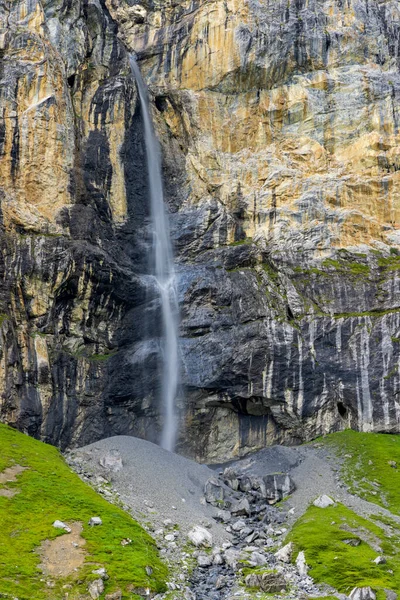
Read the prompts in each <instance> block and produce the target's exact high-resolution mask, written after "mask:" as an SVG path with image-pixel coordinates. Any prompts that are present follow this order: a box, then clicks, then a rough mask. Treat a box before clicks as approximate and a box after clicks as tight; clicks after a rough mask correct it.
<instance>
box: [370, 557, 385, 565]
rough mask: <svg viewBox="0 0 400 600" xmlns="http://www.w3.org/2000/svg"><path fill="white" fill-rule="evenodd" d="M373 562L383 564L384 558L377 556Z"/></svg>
mask: <svg viewBox="0 0 400 600" xmlns="http://www.w3.org/2000/svg"><path fill="white" fill-rule="evenodd" d="M373 562H374V563H375V564H376V565H385V564H386V558H385V557H384V556H377V557H376V558H375V560H374V561H373Z"/></svg>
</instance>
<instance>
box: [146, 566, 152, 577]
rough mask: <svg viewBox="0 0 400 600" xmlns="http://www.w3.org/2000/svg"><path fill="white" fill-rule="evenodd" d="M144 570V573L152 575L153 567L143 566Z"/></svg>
mask: <svg viewBox="0 0 400 600" xmlns="http://www.w3.org/2000/svg"><path fill="white" fill-rule="evenodd" d="M145 571H146V575H148V576H149V577H150V575H153V568H152V567H149V566H147V567H145Z"/></svg>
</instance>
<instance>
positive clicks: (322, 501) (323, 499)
mask: <svg viewBox="0 0 400 600" xmlns="http://www.w3.org/2000/svg"><path fill="white" fill-rule="evenodd" d="M313 504H314V506H317V507H318V508H328V506H333V505H334V504H335V502H334V500H332V498H330V497H329V496H327V495H326V494H324V495H322V496H319V497H318V498H317V499H316V500H314V502H313Z"/></svg>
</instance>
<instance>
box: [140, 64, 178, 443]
mask: <svg viewBox="0 0 400 600" xmlns="http://www.w3.org/2000/svg"><path fill="white" fill-rule="evenodd" d="M130 65H131V71H132V74H133V76H134V78H135V80H136V84H137V89H138V94H139V99H140V106H141V110H142V118H143V125H144V137H145V146H146V159H147V161H146V162H147V172H148V178H149V191H150V208H151V220H152V225H153V247H152V251H153V259H154V260H153V272H154V277H155V280H156V282H157V286H158V289H159V292H160V300H161V314H162V326H163V340H162V354H163V376H162V382H161V385H162V388H161V399H162V405H163V411H164V424H163V429H162V436H161V443H160V445H161V447H162V448H165V449H166V450H170V451H173V450H174V446H175V439H176V433H177V417H176V397H177V393H178V379H179V357H178V314H179V308H178V300H177V293H176V277H175V268H174V256H173V252H172V244H171V238H170V231H169V222H168V216H167V213H166V210H165V206H164V192H163V180H162V170H161V151H160V145H159V142H158V140H157V138H156V135H155V132H154V127H153V123H152V119H151V115H150V108H149V97H148V92H147V87H146V84H145V83H144V81H143V78H142V75H141V72H140V69H139V67H138V65H137V62H136V60H135V58H134V57H133V56H130Z"/></svg>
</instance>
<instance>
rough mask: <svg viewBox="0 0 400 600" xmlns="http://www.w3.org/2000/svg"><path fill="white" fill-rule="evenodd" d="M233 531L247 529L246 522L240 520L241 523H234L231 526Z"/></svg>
mask: <svg viewBox="0 0 400 600" xmlns="http://www.w3.org/2000/svg"><path fill="white" fill-rule="evenodd" d="M231 527H232V529H233V531H242V529H245V527H246V523H245V522H244V521H242V520H241V519H239V521H236V522H235V523H233V524H232V525H231Z"/></svg>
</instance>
